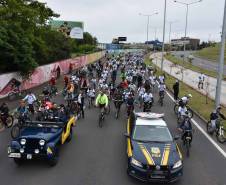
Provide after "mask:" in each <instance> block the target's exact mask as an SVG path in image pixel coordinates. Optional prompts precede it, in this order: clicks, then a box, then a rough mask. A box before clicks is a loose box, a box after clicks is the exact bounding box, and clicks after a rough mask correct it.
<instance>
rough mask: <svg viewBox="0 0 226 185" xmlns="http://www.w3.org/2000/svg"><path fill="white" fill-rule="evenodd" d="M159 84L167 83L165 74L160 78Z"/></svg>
mask: <svg viewBox="0 0 226 185" xmlns="http://www.w3.org/2000/svg"><path fill="white" fill-rule="evenodd" d="M159 82H160V83H164V82H165V77H164V74H163V75H160V76H159Z"/></svg>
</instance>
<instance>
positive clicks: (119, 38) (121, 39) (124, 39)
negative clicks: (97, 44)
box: [118, 37, 127, 41]
mask: <svg viewBox="0 0 226 185" xmlns="http://www.w3.org/2000/svg"><path fill="white" fill-rule="evenodd" d="M118 41H127V37H118Z"/></svg>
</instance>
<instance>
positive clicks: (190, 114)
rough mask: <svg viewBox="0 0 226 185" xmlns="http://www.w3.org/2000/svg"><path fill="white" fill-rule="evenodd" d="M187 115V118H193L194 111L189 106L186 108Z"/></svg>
mask: <svg viewBox="0 0 226 185" xmlns="http://www.w3.org/2000/svg"><path fill="white" fill-rule="evenodd" d="M188 115H189V118H193V116H194V113H193V111H192V110H191V109H190V108H188Z"/></svg>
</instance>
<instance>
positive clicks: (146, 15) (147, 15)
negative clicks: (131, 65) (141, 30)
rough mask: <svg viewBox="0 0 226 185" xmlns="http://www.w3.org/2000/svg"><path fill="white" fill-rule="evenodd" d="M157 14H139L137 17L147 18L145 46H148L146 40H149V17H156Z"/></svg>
mask: <svg viewBox="0 0 226 185" xmlns="http://www.w3.org/2000/svg"><path fill="white" fill-rule="evenodd" d="M157 14H158V12H155V13H153V14H150V15H149V14H142V13H139V15H141V16H145V17H147V44H148V39H149V24H150V17H151V16H153V15H157Z"/></svg>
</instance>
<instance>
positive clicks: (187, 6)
mask: <svg viewBox="0 0 226 185" xmlns="http://www.w3.org/2000/svg"><path fill="white" fill-rule="evenodd" d="M201 1H202V0H199V1H194V2H191V3H184V2H180V1H176V0H175V1H174V2H175V3H179V4H183V5H185V6H186V23H185V34H184V58H183V60H184V61H185V54H186V38H187V29H188V8H189V6H190V5H192V4H196V3H200V2H201Z"/></svg>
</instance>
